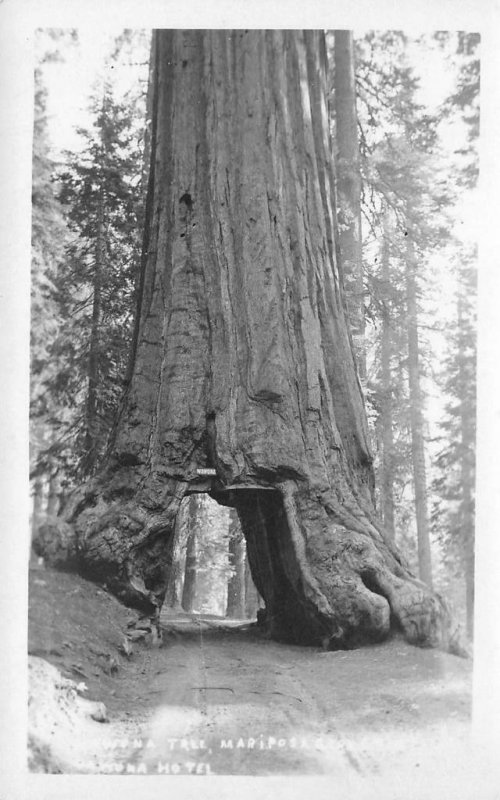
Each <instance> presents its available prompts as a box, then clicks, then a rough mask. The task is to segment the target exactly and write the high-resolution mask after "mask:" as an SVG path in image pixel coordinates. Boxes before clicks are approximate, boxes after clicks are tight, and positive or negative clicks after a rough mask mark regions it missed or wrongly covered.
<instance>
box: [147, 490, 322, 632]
mask: <svg viewBox="0 0 500 800" xmlns="http://www.w3.org/2000/svg"><path fill="white" fill-rule="evenodd" d="M169 562H170V563H169V565H168V570H169V575H168V588H167V593H166V597H165V602H164V606H163V610H162V617H163V619H164V620H166V619H167V618H168V616H169V615H170V616H171V615H172V614H191V615H192V614H195V615H204V616H205V617H207V616H208V617H213V618H218V619H226V620H229V619H232V620H240V621H246V622H256V623H257V626H258V630H259V632H260V633H262V634H263V635H264V636H268V637H270V638H272V639H274V640H276V641H281V642H286V643H290V644H298V643H300V644H305V645H312V646H321V645H323V642H324V639H325V636H327V635H328V632H329V630H330V626H329V625H328V623H327V621H326V620H325V622H324V624H322V622H323V621H322V619H321V617H319V616H318V613H317V609H315V608H313V607H312V605H311V607H310V608H309V604H308V601H307V599H306V598H305V593H304V590H303V586H302V583H301V581H302V573H301V569H300V565H299V563H298V557H297V553H296V552H295V548H294V546H293V541H292V536H291V532H290V530H289V526H288V520H287V516H286V512H285V508H284V505H283V499H282V496H281V493H280V492H279V491H278V490H277V489H274V488H273V487H269V486H267V487H259V486H241V487H239V486H236V487H234V486H233V487H220V486H217V485H216V484H215V485H214V484H212V485H211V486H208V487H206V486H204V487H203V489H201V487H200V486H196V487H195V488H192V489H191V492H190V493H188V494H187V495H186V497H185V498H184V499H183V501H182V503H181V507H180V510H179V513H178V516H177V521H176V526H175V533H174V537H173V544H172V548H171V555H170V558H169Z"/></svg>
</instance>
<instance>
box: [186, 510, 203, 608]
mask: <svg viewBox="0 0 500 800" xmlns="http://www.w3.org/2000/svg"><path fill="white" fill-rule="evenodd" d="M198 506H199V496H198V495H191V497H190V498H189V516H188V540H187V547H186V566H185V572H184V588H183V590H182V608H183V609H184V611H187V612H188V613H191V612H192V611H193V609H194V604H195V599H196V572H197V569H198V554H197V550H198V548H197V536H196V533H197V525H198Z"/></svg>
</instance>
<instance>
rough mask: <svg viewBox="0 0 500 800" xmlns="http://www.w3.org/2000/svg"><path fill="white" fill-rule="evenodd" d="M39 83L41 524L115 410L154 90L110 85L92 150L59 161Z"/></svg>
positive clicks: (34, 393)
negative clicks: (148, 99)
mask: <svg viewBox="0 0 500 800" xmlns="http://www.w3.org/2000/svg"><path fill="white" fill-rule="evenodd" d="M69 35H70V37H71V41H72V42H77V39H76V36H74V35H72V34H71V32H70V34H69ZM141 35H142V34H141ZM47 36H48V38H47ZM47 36H44V37H42V39H43V41H42V45H43V47H44V48H45V50H46V51H47V53H48V55H45V54H44V53H43V52H42V56H41V59H40V61H41V63H42V64H43V63H44V62H45V61H54V60H60V59H61V58H62V56H61V55H60V51H59V48H60V47H62V45H63V44H65V42H66V39H67V38H68V37H67V36H66V35H64V34H63V33H61V32H57V31H56V32H52V34H51V35H47ZM138 36H139V33H135V32H134V33H133V34H132V33H131V34H130V35H129V36H128V37H127V36H125V37H121V38H120V37H119V39H118V40H117V43H116V50H115V53H114V54H113V56H112V57H111V60H110V61H109V62H108V68H109V69H108V71H109V72H111V74H113V72H112V68H115V67H117V66H119V65H120V66H122V67H123V64H124V54H123V52H122V51H123V46H124V42H123V41H122V40H121V39H123V38H124V41H125V43H128V44H130V45H131V46H132V45H133V47H134V48H135V50H136V58H137V53H139V56H140V57H143V56H144V53H143V50H144V47H147V43H145V42H142V39H144V35H142V39H141V42H142V43H141V47H142V50H141V49H140V48H139V47H138V42H137V37H138ZM146 52H147V51H146ZM141 53H142V56H141ZM125 55H127V54H125ZM128 55H130V54H128ZM127 57H128V56H127ZM136 71H137V70H136ZM145 72H146V75H147V61H146V70H145ZM115 74H116V73H115ZM36 78H37V84H36V85H37V96H36V102H35V108H36V114H35V117H36V118H35V131H34V148H33V152H34V167H33V175H34V179H33V281H32V295H33V297H32V390H31V397H32V408H31V420H32V436H31V441H32V446H33V456H32V464H31V477H32V479H33V482H34V489H35V491H36V492H38V493H39V494H40V492H42V497H41V499H40V500H37V499H35V500H34V512H38V513H34V514H33V528H34V530H36V528H37V527H38V526H39V524H40V522H42V521H43V519H44V518H45V517H46V516H47V514H49V515H54V514H56V513H57V511H58V507H59V499H60V498H59V493H60V492H61V491H62V492H63V494H64V492H65V491H66V490H67V488H68V487H69V486H70V485H71V484H72V483H73V482H74V480H75V479H76V478H77V477H78V476H82V475H83V474H89V473H91V472H92V471H93V469H94V465H95V462H96V461H97V459H98V458H99V457H100V455H101V454H102V452H103V450H104V449H105V443H106V439H107V435H108V433H109V430H110V427H111V425H112V424H113V422H114V418H115V417H116V413H117V408H118V404H119V398H120V396H121V393H122V389H123V379H124V375H125V370H124V365H125V363H126V359H127V357H128V349H129V342H130V335H131V334H130V329H131V319H132V315H133V302H132V295H133V294H134V292H135V282H136V275H137V273H138V271H139V266H140V242H141V235H142V230H141V229H142V226H143V219H142V214H143V195H144V186H143V185H142V183H141V177H142V176H141V165H142V159H143V152H144V124H145V120H144V100H145V88H144V86H143V85H141V83H137V84H136V85H134V86H133V88H132V89H131V90H130V91H129V92H128V94H125V95H124V96H123V97H121V99H120V100H117V99H116V98H115V96H114V89H113V87H112V86H111V84H108V85H106V86H105V87H104V89H103V90H102V91H100V92H98V93H97V94H96V96H95V97H94V100H93V101H92V105H91V108H90V114H91V116H92V125H91V126H90V127H89V129H88V130H80V131H79V135H80V138H81V141H82V146H81V149H78V151H76V152H73V153H70V152H68V153H65V154H64V155H63V158H62V162H61V161H60V162H59V163H58V164H56V163H54V162H53V161H52V160H51V159H50V158H49V153H50V143H49V141H48V138H47V134H46V123H45V109H44V105H45V92H44V89H43V85H42V83H41V81H42V76H41V72H40V70H38V71H37V76H36ZM144 172H145V170H144V167H142V173H144Z"/></svg>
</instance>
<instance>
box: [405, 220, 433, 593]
mask: <svg viewBox="0 0 500 800" xmlns="http://www.w3.org/2000/svg"><path fill="white" fill-rule="evenodd" d="M416 268H417V264H416V257H415V251H414V245H413V241H412V239H411V236H410V235H408V236H407V239H406V272H405V277H406V302H407V312H408V319H407V323H408V379H409V388H410V424H411V449H412V462H413V484H414V487H415V514H416V519H417V537H418V568H419V575H420V578H421V580H423V581H424V582H425V583H426V584H427V585H428V586H430V587H432V562H431V544H430V535H429V515H428V509H427V477H426V468H425V440H424V424H425V422H424V401H423V396H422V388H421V385H420V355H419V341H418V307H417V281H416Z"/></svg>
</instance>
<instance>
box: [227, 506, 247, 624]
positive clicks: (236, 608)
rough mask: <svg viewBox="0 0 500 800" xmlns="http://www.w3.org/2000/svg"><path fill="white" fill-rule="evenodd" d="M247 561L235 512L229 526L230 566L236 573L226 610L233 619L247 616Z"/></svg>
mask: <svg viewBox="0 0 500 800" xmlns="http://www.w3.org/2000/svg"><path fill="white" fill-rule="evenodd" d="M245 561H246V548H245V537H244V536H243V531H242V530H241V527H240V524H239V521H238V518H237V517H235V515H234V512H233V513H232V514H231V520H230V526H229V564H230V566H231V567H232V568H233V570H234V572H233V574H232V575H231V577H230V578H229V581H228V585H227V609H226V616H227V617H230V618H231V619H243V617H244V616H245Z"/></svg>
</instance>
